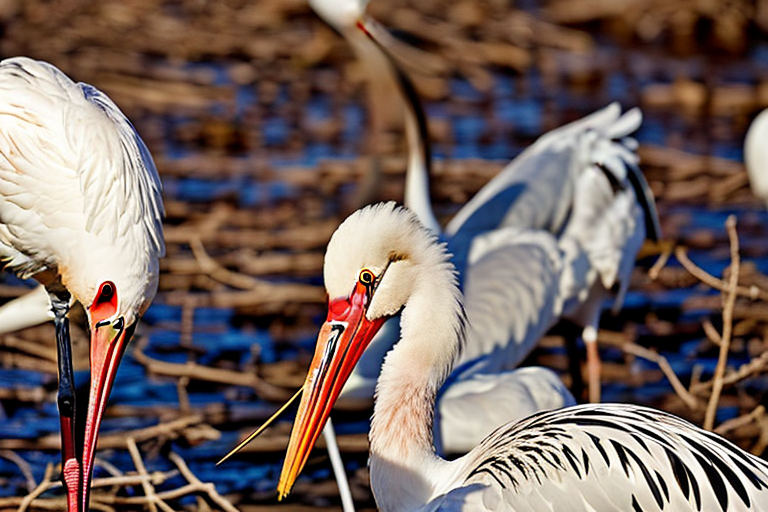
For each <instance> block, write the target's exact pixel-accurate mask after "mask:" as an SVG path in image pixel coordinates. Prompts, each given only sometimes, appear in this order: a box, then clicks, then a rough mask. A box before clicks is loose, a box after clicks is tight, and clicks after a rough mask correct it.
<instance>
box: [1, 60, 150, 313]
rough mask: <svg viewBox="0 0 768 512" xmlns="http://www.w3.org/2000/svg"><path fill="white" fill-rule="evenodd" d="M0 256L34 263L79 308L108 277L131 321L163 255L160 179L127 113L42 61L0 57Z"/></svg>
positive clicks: (28, 266)
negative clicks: (55, 275) (55, 276)
mask: <svg viewBox="0 0 768 512" xmlns="http://www.w3.org/2000/svg"><path fill="white" fill-rule="evenodd" d="M0 97H2V98H7V100H5V101H0V222H1V224H0V255H2V258H3V259H4V260H5V261H6V262H7V265H8V267H9V268H11V269H13V270H14V271H16V272H17V273H18V274H19V275H20V276H22V277H31V276H33V275H35V274H37V273H39V272H41V271H43V270H51V271H53V272H55V273H58V274H59V275H60V277H61V282H62V284H63V285H64V287H66V288H67V289H68V290H69V291H70V293H72V295H73V296H74V297H75V299H76V300H78V301H80V302H82V303H83V305H85V306H86V307H87V306H88V305H90V303H91V301H93V299H94V298H95V295H96V292H97V290H98V287H99V285H100V284H101V283H102V282H104V281H108V280H110V281H112V282H114V283H115V285H116V286H117V288H118V290H119V291H120V295H119V301H120V304H119V309H120V310H121V311H122V312H124V314H125V315H126V322H127V323H128V324H129V325H130V324H131V323H133V321H135V320H136V318H137V316H138V315H139V314H141V312H143V310H144V309H145V308H146V307H147V306H148V305H149V302H150V301H151V300H152V298H153V297H154V294H155V290H156V289H157V279H158V272H159V266H158V258H160V257H162V256H163V255H164V251H165V247H164V242H163V233H162V216H163V205H162V198H161V185H160V179H159V177H158V174H157V170H156V169H155V166H154V163H153V162H152V159H151V157H150V156H149V152H148V151H147V148H146V146H145V145H144V143H143V142H142V141H141V139H140V138H139V137H138V136H137V135H136V132H135V130H134V129H133V127H132V126H131V124H130V122H129V121H128V120H127V118H126V117H125V116H124V115H123V114H122V113H121V112H120V110H119V109H118V108H117V106H115V104H114V103H113V102H112V101H111V100H110V99H109V98H108V97H107V96H106V95H104V94H103V93H102V92H100V91H99V90H97V89H96V88H94V87H92V86H90V85H87V84H82V83H75V82H72V81H71V80H70V79H69V78H68V77H67V76H66V75H64V74H63V73H61V72H60V71H59V70H58V69H56V68H55V67H53V66H51V65H50V64H47V63H45V62H40V61H34V60H31V59H27V58H13V59H6V60H4V61H2V63H0Z"/></svg>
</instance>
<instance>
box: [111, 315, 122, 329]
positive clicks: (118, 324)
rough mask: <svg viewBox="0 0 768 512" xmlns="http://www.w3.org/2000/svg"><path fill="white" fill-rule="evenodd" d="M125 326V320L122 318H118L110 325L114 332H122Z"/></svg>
mask: <svg viewBox="0 0 768 512" xmlns="http://www.w3.org/2000/svg"><path fill="white" fill-rule="evenodd" d="M124 326H125V319H123V317H120V318H118V319H117V320H116V321H115V323H114V324H112V328H113V329H115V330H116V331H122V330H123V327H124Z"/></svg>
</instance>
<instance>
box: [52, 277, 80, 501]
mask: <svg viewBox="0 0 768 512" xmlns="http://www.w3.org/2000/svg"><path fill="white" fill-rule="evenodd" d="M49 296H50V299H51V308H52V310H53V314H54V324H55V326H56V350H57V353H58V366H59V394H58V397H57V400H56V401H57V404H58V406H59V421H60V422H61V459H62V461H61V474H62V480H63V483H64V488H65V489H66V491H67V510H68V511H69V512H78V507H79V502H80V500H79V499H78V495H79V490H80V460H79V458H78V454H77V449H76V447H75V424H76V420H75V372H74V368H73V364H72V342H71V340H70V337H69V318H67V313H68V312H69V304H70V295H69V293H68V292H67V291H65V290H56V291H51V290H49Z"/></svg>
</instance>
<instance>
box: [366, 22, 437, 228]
mask: <svg viewBox="0 0 768 512" xmlns="http://www.w3.org/2000/svg"><path fill="white" fill-rule="evenodd" d="M361 29H362V30H363V31H364V32H365V34H366V35H367V36H368V37H369V38H370V40H371V42H373V45H374V47H375V49H376V51H377V52H378V53H380V55H381V56H383V57H384V60H385V61H386V62H387V68H388V70H389V72H390V74H391V75H392V78H393V79H394V81H395V83H396V84H397V86H398V93H399V94H400V97H401V99H402V101H403V107H404V108H405V136H406V141H407V146H408V167H407V168H406V173H405V201H404V204H405V206H406V207H408V208H409V209H410V210H412V211H413V212H414V213H415V214H416V216H417V217H418V218H419V221H421V223H422V224H424V225H425V226H426V227H427V228H429V229H430V230H432V232H434V233H440V224H439V223H438V222H437V219H436V218H435V214H434V212H433V211H432V197H431V194H430V187H429V177H430V174H431V171H432V151H431V148H430V144H429V132H428V128H427V117H426V114H425V113H424V109H423V108H422V105H421V101H419V96H418V94H417V93H416V88H415V87H414V85H413V82H411V80H410V79H409V78H408V76H407V75H406V74H405V73H403V71H402V70H401V69H400V67H399V66H398V65H397V63H396V62H395V61H394V59H393V58H392V56H391V55H390V54H389V52H387V50H386V48H385V47H384V45H383V44H382V43H381V38H382V37H383V36H384V34H380V32H381V31H382V30H383V29H382V28H381V27H379V25H378V24H376V23H375V22H374V20H372V19H370V18H367V19H365V21H364V22H363V27H362V28H361Z"/></svg>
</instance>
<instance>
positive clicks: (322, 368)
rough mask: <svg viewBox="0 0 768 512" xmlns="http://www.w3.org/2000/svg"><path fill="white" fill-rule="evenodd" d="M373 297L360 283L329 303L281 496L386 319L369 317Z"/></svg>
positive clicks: (279, 489) (280, 485)
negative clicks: (369, 296) (369, 304)
mask: <svg viewBox="0 0 768 512" xmlns="http://www.w3.org/2000/svg"><path fill="white" fill-rule="evenodd" d="M368 300H369V298H368V289H367V288H366V287H365V286H364V285H362V284H360V283H358V284H357V285H356V286H355V290H354V291H353V292H352V295H350V297H349V298H345V299H336V300H333V301H331V302H330V303H329V305H328V317H327V318H326V320H325V323H324V324H323V326H322V328H321V329H320V334H319V335H318V337H317V346H316V347H315V356H314V358H313V359H312V364H311V365H310V367H309V372H308V374H307V379H306V380H305V381H304V387H303V393H302V397H301V403H300V405H299V411H298V413H297V415H296V421H295V422H294V424H293V430H291V439H290V441H289V443H288V451H287V453H286V456H285V462H284V463H283V471H282V473H281V474H280V482H279V483H278V486H277V494H278V498H279V499H282V498H284V497H285V496H287V495H288V493H289V492H290V491H291V488H292V487H293V484H294V482H295V481H296V478H297V477H298V476H299V473H300V472H301V470H302V469H303V468H304V464H306V462H307V459H308V458H309V452H310V451H311V450H312V447H313V446H314V445H315V442H316V441H317V438H318V437H319V436H320V433H321V432H322V430H323V427H324V426H325V422H326V421H327V420H328V416H329V415H330V414H331V408H332V407H333V404H334V403H335V402H336V399H337V398H338V397H339V393H341V389H342V388H343V387H344V383H345V382H346V381H347V379H348V378H349V375H350V374H351V373H352V369H353V368H354V367H355V364H356V363H357V361H358V360H359V359H360V356H361V355H362V353H363V351H364V350H365V348H366V347H367V346H368V343H370V341H371V338H373V336H374V335H375V334H376V332H378V330H379V329H380V328H381V326H382V325H383V323H384V321H385V320H386V318H379V319H376V320H368V319H367V318H366V317H365V311H366V307H367V305H368V304H367V302H368Z"/></svg>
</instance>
